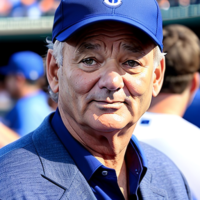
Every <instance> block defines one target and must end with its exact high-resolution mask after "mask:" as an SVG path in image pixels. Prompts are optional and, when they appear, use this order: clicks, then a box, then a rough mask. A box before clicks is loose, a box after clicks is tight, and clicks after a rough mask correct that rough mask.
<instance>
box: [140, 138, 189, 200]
mask: <svg viewBox="0 0 200 200" xmlns="http://www.w3.org/2000/svg"><path fill="white" fill-rule="evenodd" d="M140 145H141V146H142V148H143V150H144V152H145V155H146V158H147V162H148V170H147V176H148V179H149V180H148V181H149V182H150V183H151V186H152V188H154V189H155V188H159V190H160V191H161V190H163V191H166V193H167V196H168V199H191V192H190V189H189V185H188V183H187V180H186V179H185V177H184V175H183V174H182V173H181V171H180V170H179V169H178V167H177V166H176V165H175V164H174V162H173V161H172V160H171V159H170V158H168V157H167V156H166V155H165V154H164V153H162V152H160V151H159V150H157V149H156V148H154V147H152V146H150V145H148V144H146V143H143V142H140ZM145 176H146V175H145ZM144 179H145V177H144ZM144 182H145V180H144ZM155 190H157V189H155Z"/></svg>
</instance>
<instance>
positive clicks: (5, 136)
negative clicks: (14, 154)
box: [0, 122, 19, 148]
mask: <svg viewBox="0 0 200 200" xmlns="http://www.w3.org/2000/svg"><path fill="white" fill-rule="evenodd" d="M18 138H19V136H18V134H17V133H15V132H14V131H12V130H11V129H9V128H8V127H6V126H5V125H4V124H2V123H1V122H0V148H1V147H3V146H5V145H7V144H9V143H11V142H13V141H15V140H17V139H18Z"/></svg>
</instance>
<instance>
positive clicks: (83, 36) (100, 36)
mask: <svg viewBox="0 0 200 200" xmlns="http://www.w3.org/2000/svg"><path fill="white" fill-rule="evenodd" d="M95 40H99V41H101V42H105V43H106V42H107V41H106V40H109V41H112V40H114V41H120V40H122V41H126V42H127V43H134V44H138V45H141V46H144V47H145V46H149V45H153V46H155V44H154V42H153V41H152V39H151V38H150V37H149V36H148V35H147V34H146V33H144V32H143V31H141V30H139V29H138V28H135V27H133V26H130V25H128V24H125V23H121V22H115V21H106V22H97V23H95V24H91V25H88V26H86V27H84V29H81V30H80V31H78V32H76V33H75V34H74V35H73V36H72V37H70V38H69V39H68V40H67V43H69V44H72V43H73V46H79V45H80V44H81V43H83V42H85V41H90V42H92V41H93V42H94V41H95Z"/></svg>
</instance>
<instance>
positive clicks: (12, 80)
mask: <svg viewBox="0 0 200 200" xmlns="http://www.w3.org/2000/svg"><path fill="white" fill-rule="evenodd" d="M0 73H2V74H4V75H6V80H5V85H6V89H7V91H8V93H9V94H10V96H11V97H12V98H13V99H14V100H16V104H15V105H14V107H13V108H12V109H11V110H10V111H9V112H8V113H7V114H6V115H5V116H4V118H3V119H2V122H3V123H4V124H5V125H6V126H8V127H9V128H10V129H12V130H13V131H15V132H17V133H18V134H19V135H20V136H24V135H25V134H27V133H29V132H31V131H33V130H34V129H36V128H37V127H38V126H39V125H40V123H41V122H42V121H43V120H44V118H45V117H46V116H47V115H48V114H49V113H51V112H52V110H51V109H50V106H48V102H47V100H48V99H47V95H46V93H45V92H43V91H42V90H41V86H40V80H41V78H42V77H43V76H44V67H43V60H42V58H41V57H40V56H39V55H38V54H36V53H34V52H31V51H22V52H17V53H14V54H13V55H12V56H11V58H10V59H9V64H8V66H6V67H1V68H0Z"/></svg>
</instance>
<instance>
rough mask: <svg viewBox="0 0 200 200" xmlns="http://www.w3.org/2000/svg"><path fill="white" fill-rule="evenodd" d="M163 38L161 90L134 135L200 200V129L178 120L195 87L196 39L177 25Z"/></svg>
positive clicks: (198, 58) (198, 51) (199, 59)
mask: <svg viewBox="0 0 200 200" xmlns="http://www.w3.org/2000/svg"><path fill="white" fill-rule="evenodd" d="M163 35H164V40H163V45H164V52H166V53H167V55H166V72H165V77H164V82H163V86H162V89H161V92H160V93H159V95H158V96H157V97H155V98H153V99H152V103H151V106H150V109H149V110H148V111H149V112H147V113H145V114H144V115H143V116H142V118H141V119H140V120H139V122H138V124H137V126H136V129H135V132H134V135H136V136H137V137H138V139H139V140H141V141H144V142H146V143H148V144H150V145H152V146H154V147H156V148H157V149H158V150H160V151H162V152H163V153H165V154H166V155H167V156H169V157H170V158H171V159H172V160H173V161H174V162H175V164H176V165H177V166H178V167H179V168H180V170H181V171H182V173H183V174H184V175H185V177H186V179H187V180H188V182H189V185H190V187H191V190H192V191H193V193H194V196H196V197H197V198H198V199H200V190H199V186H200V159H199V152H200V145H199V142H200V129H198V127H196V126H194V125H193V124H191V123H189V122H187V121H186V120H184V119H183V118H182V116H183V114H184V112H185V110H186V108H187V106H188V104H190V102H191V100H192V99H193V97H194V94H195V92H196V90H197V89H198V86H199V73H198V70H199V67H200V47H199V39H198V37H197V36H196V35H195V33H194V32H192V31H191V30H190V29H188V28H187V27H184V26H181V25H169V26H166V27H165V28H164V30H163ZM194 199H195V197H194Z"/></svg>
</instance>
